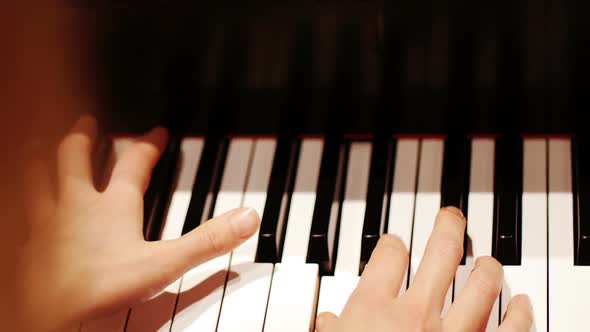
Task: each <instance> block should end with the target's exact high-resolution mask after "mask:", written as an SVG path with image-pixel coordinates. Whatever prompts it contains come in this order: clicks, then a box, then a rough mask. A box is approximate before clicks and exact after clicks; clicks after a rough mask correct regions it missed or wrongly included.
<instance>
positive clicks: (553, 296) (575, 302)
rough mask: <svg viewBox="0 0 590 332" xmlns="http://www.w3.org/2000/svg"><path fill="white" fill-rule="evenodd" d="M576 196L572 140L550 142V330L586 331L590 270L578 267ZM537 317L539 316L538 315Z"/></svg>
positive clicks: (585, 267)
mask: <svg viewBox="0 0 590 332" xmlns="http://www.w3.org/2000/svg"><path fill="white" fill-rule="evenodd" d="M573 200H574V196H573V193H572V155H571V143H570V140H569V139H550V140H549V330H550V331H582V330H585V328H584V327H585V326H586V325H587V324H588V323H587V316H588V308H589V307H590V287H589V286H588V280H590V267H589V266H575V265H574V228H573V225H574V212H573V206H574V201H573ZM535 314H536V313H535Z"/></svg>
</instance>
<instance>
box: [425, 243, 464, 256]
mask: <svg viewBox="0 0 590 332" xmlns="http://www.w3.org/2000/svg"><path fill="white" fill-rule="evenodd" d="M432 249H433V251H434V253H435V254H436V255H437V256H439V257H440V258H442V259H449V258H452V259H453V260H460V259H461V257H463V245H462V244H461V243H459V242H458V241H455V240H453V239H451V238H438V239H434V241H433V242H432Z"/></svg>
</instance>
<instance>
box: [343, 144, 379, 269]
mask: <svg viewBox="0 0 590 332" xmlns="http://www.w3.org/2000/svg"><path fill="white" fill-rule="evenodd" d="M370 160H371V143H367V142H353V143H351V144H350V153H349V156H348V169H347V175H346V188H345V191H344V200H343V202H342V215H341V217H340V233H339V235H338V243H340V244H341V245H339V246H338V254H337V258H336V268H335V269H334V275H339V274H351V275H359V267H360V253H361V240H362V232H363V221H364V219H365V208H366V204H367V203H366V197H367V190H368V188H367V187H368V181H369V166H370V165H369V162H370Z"/></svg>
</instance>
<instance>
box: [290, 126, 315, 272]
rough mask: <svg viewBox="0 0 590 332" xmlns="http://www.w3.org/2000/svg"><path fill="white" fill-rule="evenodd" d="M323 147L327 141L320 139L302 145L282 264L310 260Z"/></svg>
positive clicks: (306, 141)
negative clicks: (310, 243) (312, 226)
mask: <svg viewBox="0 0 590 332" xmlns="http://www.w3.org/2000/svg"><path fill="white" fill-rule="evenodd" d="M323 147H324V142H323V140H321V139H317V138H309V139H304V140H303V141H302V143H301V150H300V152H299V161H298V163H297V170H296V176H295V186H294V188H293V194H292V195H291V204H290V206H289V213H288V218H287V230H286V233H285V242H284V246H283V255H282V259H281V262H282V263H289V262H296V263H305V261H306V258H307V248H308V241H309V235H310V233H311V222H312V218H313V208H314V206H315V199H316V192H317V183H318V176H319V173H320V162H321V159H322V149H323Z"/></svg>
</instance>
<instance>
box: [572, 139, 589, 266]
mask: <svg viewBox="0 0 590 332" xmlns="http://www.w3.org/2000/svg"><path fill="white" fill-rule="evenodd" d="M589 146H590V141H589V140H588V139H587V138H586V137H585V136H581V137H576V138H575V139H574V142H573V156H572V157H573V163H574V164H573V167H574V174H573V176H574V187H573V190H574V198H575V200H574V204H575V205H574V218H575V219H574V221H575V222H574V248H575V263H576V265H590V207H589V206H590V204H589V203H588V198H589V197H590V196H589V195H590V171H589V167H590V157H589V156H588V153H587V151H589V149H588V147H589Z"/></svg>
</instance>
